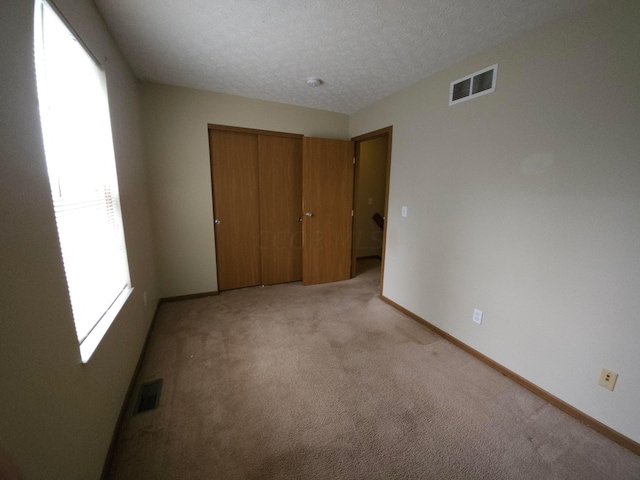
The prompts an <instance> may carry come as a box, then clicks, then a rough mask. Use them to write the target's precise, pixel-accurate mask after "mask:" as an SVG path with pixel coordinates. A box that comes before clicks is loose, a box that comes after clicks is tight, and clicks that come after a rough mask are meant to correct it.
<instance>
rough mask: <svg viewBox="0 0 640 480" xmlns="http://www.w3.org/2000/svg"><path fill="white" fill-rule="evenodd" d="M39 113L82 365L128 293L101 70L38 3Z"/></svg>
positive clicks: (48, 9)
mask: <svg viewBox="0 0 640 480" xmlns="http://www.w3.org/2000/svg"><path fill="white" fill-rule="evenodd" d="M35 23H36V25H35V53H36V71H37V81H38V98H39V102H40V118H41V123H42V132H43V138H44V146H45V155H46V159H47V168H48V172H49V180H50V184H51V193H52V196H53V206H54V211H55V217H56V223H57V226H58V236H59V239H60V247H61V251H62V259H63V262H64V269H65V274H66V278H67V284H68V287H69V296H70V300H71V306H72V309H73V318H74V322H75V327H76V333H77V335H78V341H79V344H80V353H81V358H82V361H83V362H86V361H88V359H89V357H90V356H91V354H92V353H93V351H94V350H95V348H96V347H97V345H98V343H99V342H100V340H101V339H102V337H103V336H104V334H105V333H106V331H107V329H108V328H109V326H110V325H111V323H112V322H113V320H114V319H115V316H116V314H117V313H118V311H119V310H120V308H121V307H122V305H123V304H124V302H125V300H126V299H127V297H128V296H129V294H130V292H131V285H130V279H129V268H128V263H127V255H126V247H125V240H124V232H123V229H122V215H121V213H120V202H119V196H118V183H117V176H116V165H115V157H114V150H113V140H112V134H111V121H110V116H109V105H108V97H107V86H106V78H105V74H104V71H103V70H102V68H101V67H100V66H99V65H98V64H97V62H96V61H95V60H94V58H93V57H92V56H91V55H90V54H89V53H88V51H87V50H86V49H85V48H84V46H83V45H82V44H81V43H80V41H79V40H78V39H77V38H76V36H75V35H74V34H73V32H72V31H71V30H70V29H69V28H68V27H67V25H66V24H65V23H64V22H63V20H62V19H61V18H60V16H59V15H58V14H57V13H56V11H55V10H54V9H53V8H52V6H51V5H49V4H48V3H47V2H46V1H44V0H37V2H36V21H35Z"/></svg>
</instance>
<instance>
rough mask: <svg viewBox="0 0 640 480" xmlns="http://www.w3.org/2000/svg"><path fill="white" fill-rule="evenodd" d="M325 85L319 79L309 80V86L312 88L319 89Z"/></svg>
mask: <svg viewBox="0 0 640 480" xmlns="http://www.w3.org/2000/svg"><path fill="white" fill-rule="evenodd" d="M323 83H324V82H323V81H322V80H321V79H320V78H318V77H309V78H307V85H309V86H310V87H319V86H320V85H322V84H323Z"/></svg>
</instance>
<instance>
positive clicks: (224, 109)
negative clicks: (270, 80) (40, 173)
mask: <svg viewBox="0 0 640 480" xmlns="http://www.w3.org/2000/svg"><path fill="white" fill-rule="evenodd" d="M142 92H143V112H144V133H145V147H146V153H147V158H148V160H149V167H150V170H149V178H150V185H151V193H152V199H153V200H152V202H153V205H154V225H155V241H156V245H157V252H158V272H159V278H160V283H161V295H162V296H163V297H172V296H179V295H188V294H194V293H202V292H211V291H215V290H217V289H218V284H217V278H216V259H215V258H216V257H215V239H214V233H213V207H212V200H211V176H210V167H209V140H208V130H207V124H208V123H214V124H220V125H231V126H236V127H246V128H257V129H262V130H272V131H280V132H289V133H299V134H304V135H307V136H313V137H326V138H338V139H346V138H348V134H349V118H348V117H347V116H346V115H342V114H338V113H331V112H325V111H321V110H314V109H310V108H302V107H295V106H290V105H283V104H278V103H272V102H265V101H261V100H252V99H249V98H244V97H237V96H232V95H224V94H219V93H212V92H204V91H200V90H192V89H187V88H181V87H171V86H166V85H158V84H150V83H147V84H143V85H142Z"/></svg>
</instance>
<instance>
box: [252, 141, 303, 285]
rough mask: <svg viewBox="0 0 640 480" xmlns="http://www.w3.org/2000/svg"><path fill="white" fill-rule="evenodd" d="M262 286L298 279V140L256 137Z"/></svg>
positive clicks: (299, 187) (300, 213)
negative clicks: (258, 166) (258, 172)
mask: <svg viewBox="0 0 640 480" xmlns="http://www.w3.org/2000/svg"><path fill="white" fill-rule="evenodd" d="M258 142H259V143H258V144H259V156H258V157H259V165H260V168H259V170H260V244H261V257H262V283H263V284H264V285H272V284H276V283H285V282H294V281H297V280H301V279H302V223H300V221H299V218H300V217H301V216H302V139H300V138H292V137H283V136H272V135H260V136H259V137H258Z"/></svg>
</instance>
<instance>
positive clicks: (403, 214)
mask: <svg viewBox="0 0 640 480" xmlns="http://www.w3.org/2000/svg"><path fill="white" fill-rule="evenodd" d="M402 216H403V217H406V216H407V207H402Z"/></svg>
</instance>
